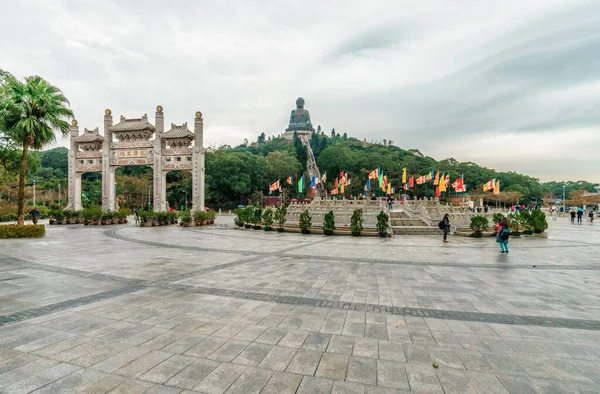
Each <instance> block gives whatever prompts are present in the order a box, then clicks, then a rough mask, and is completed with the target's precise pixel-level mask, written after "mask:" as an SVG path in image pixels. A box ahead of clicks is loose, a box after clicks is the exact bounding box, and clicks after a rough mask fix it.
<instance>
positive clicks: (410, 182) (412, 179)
mask: <svg viewBox="0 0 600 394" xmlns="http://www.w3.org/2000/svg"><path fill="white" fill-rule="evenodd" d="M408 187H409V188H411V189H412V188H413V187H415V177H414V176H411V177H410V178H408Z"/></svg>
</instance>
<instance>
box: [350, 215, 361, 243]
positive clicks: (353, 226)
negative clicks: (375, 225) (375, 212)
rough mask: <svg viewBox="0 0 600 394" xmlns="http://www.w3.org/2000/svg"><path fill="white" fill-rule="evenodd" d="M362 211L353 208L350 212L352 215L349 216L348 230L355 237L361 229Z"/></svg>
mask: <svg viewBox="0 0 600 394" xmlns="http://www.w3.org/2000/svg"><path fill="white" fill-rule="evenodd" d="M362 224H363V211H362V209H355V210H354V212H352V217H351V218H350V232H351V233H352V235H354V236H355V237H358V236H359V235H360V233H361V232H362V231H363V225H362Z"/></svg>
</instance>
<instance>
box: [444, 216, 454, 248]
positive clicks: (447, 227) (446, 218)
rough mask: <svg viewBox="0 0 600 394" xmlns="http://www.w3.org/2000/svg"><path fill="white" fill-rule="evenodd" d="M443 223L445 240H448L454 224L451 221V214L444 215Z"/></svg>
mask: <svg viewBox="0 0 600 394" xmlns="http://www.w3.org/2000/svg"><path fill="white" fill-rule="evenodd" d="M442 224H443V225H444V226H443V227H444V242H448V233H449V232H450V227H451V226H452V223H450V215H448V214H445V215H444V218H443V219H442Z"/></svg>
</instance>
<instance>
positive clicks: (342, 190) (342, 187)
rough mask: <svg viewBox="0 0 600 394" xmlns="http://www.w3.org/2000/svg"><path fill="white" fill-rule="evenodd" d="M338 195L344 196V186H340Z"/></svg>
mask: <svg viewBox="0 0 600 394" xmlns="http://www.w3.org/2000/svg"><path fill="white" fill-rule="evenodd" d="M340 193H342V194H344V184H343V183H342V184H341V185H340Z"/></svg>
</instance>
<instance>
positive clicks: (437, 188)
mask: <svg viewBox="0 0 600 394" xmlns="http://www.w3.org/2000/svg"><path fill="white" fill-rule="evenodd" d="M441 195H442V193H440V187H439V186H436V187H435V196H436V197H439V196H441Z"/></svg>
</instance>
